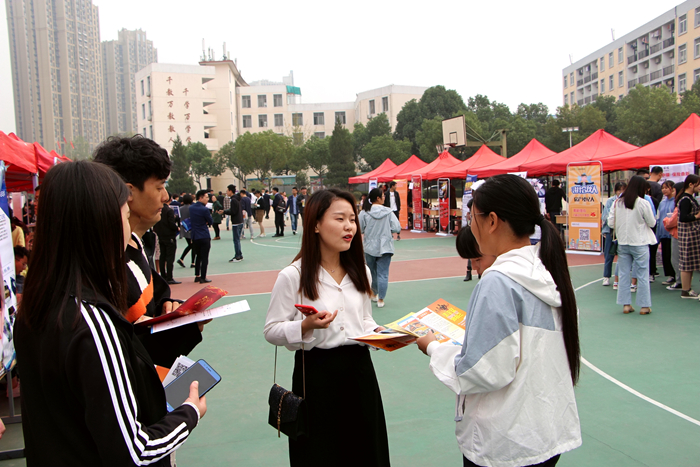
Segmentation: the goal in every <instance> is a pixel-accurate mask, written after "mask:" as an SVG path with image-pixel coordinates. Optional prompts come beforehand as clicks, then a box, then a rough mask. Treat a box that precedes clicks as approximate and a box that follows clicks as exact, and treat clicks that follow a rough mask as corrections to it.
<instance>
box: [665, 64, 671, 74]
mask: <svg viewBox="0 0 700 467" xmlns="http://www.w3.org/2000/svg"><path fill="white" fill-rule="evenodd" d="M671 74H673V65H671V66H667V67H666V68H664V76H668V75H671Z"/></svg>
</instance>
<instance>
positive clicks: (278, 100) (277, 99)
mask: <svg viewBox="0 0 700 467" xmlns="http://www.w3.org/2000/svg"><path fill="white" fill-rule="evenodd" d="M272 103H273V105H274V106H275V107H282V94H273V95H272Z"/></svg>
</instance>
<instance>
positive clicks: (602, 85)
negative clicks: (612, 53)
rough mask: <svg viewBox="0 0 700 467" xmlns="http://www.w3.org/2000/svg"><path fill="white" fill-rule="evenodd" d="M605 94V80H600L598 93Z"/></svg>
mask: <svg viewBox="0 0 700 467" xmlns="http://www.w3.org/2000/svg"><path fill="white" fill-rule="evenodd" d="M604 92H605V80H604V79H601V80H600V93H601V94H603V93H604Z"/></svg>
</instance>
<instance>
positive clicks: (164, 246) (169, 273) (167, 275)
mask: <svg viewBox="0 0 700 467" xmlns="http://www.w3.org/2000/svg"><path fill="white" fill-rule="evenodd" d="M158 243H159V244H160V275H161V276H163V279H165V280H166V281H171V280H173V266H174V265H175V252H176V251H177V240H175V239H174V238H173V239H169V240H164V241H161V240H160V237H159V238H158Z"/></svg>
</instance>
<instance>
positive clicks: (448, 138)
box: [442, 115, 467, 147]
mask: <svg viewBox="0 0 700 467" xmlns="http://www.w3.org/2000/svg"><path fill="white" fill-rule="evenodd" d="M442 141H443V143H444V144H445V146H452V147H455V146H457V147H458V146H466V144H467V127H466V124H465V122H464V115H460V116H459V117H454V118H448V119H447V120H443V121H442Z"/></svg>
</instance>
